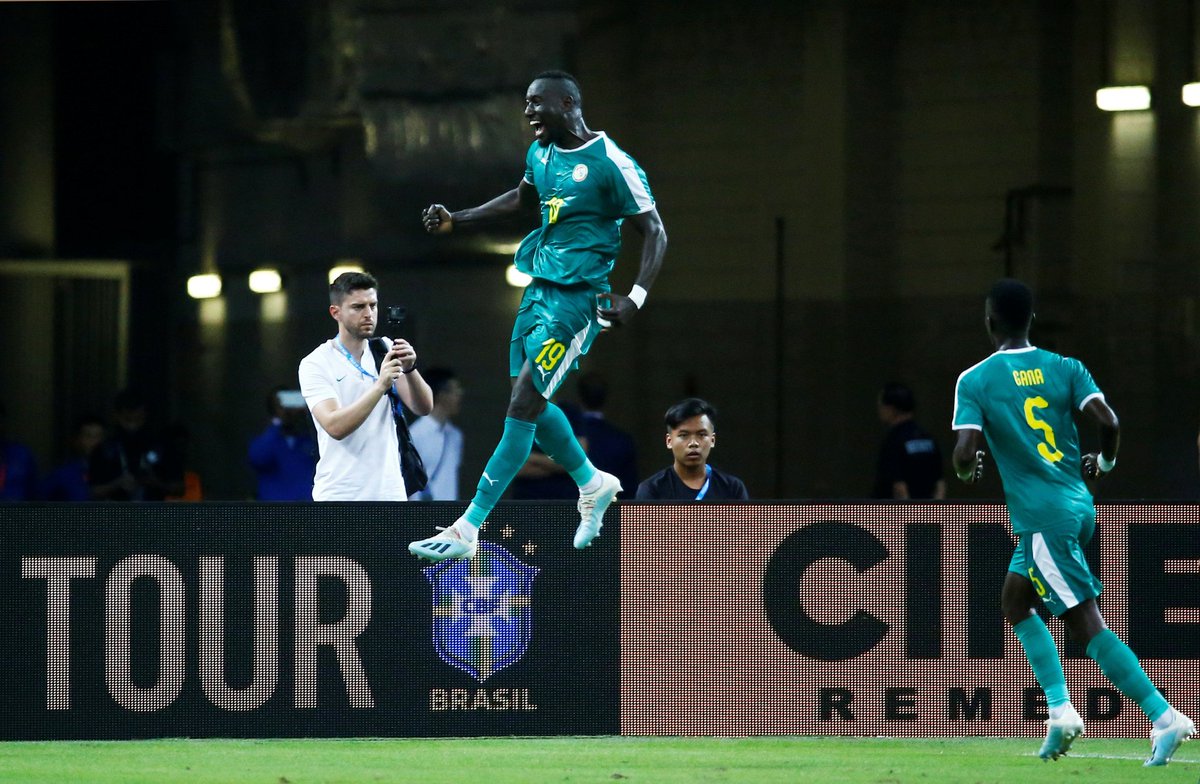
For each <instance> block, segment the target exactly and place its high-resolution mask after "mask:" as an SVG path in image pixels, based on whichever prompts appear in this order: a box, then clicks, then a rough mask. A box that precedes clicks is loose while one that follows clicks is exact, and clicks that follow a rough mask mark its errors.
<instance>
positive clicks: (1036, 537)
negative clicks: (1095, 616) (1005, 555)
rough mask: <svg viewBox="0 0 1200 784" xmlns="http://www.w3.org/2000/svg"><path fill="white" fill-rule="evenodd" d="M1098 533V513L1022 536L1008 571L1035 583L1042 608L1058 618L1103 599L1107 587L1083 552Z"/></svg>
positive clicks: (1092, 512)
mask: <svg viewBox="0 0 1200 784" xmlns="http://www.w3.org/2000/svg"><path fill="white" fill-rule="evenodd" d="M1095 531H1096V510H1095V509H1091V510H1088V511H1086V512H1083V513H1081V514H1080V516H1079V519H1078V521H1077V523H1075V524H1073V525H1066V526H1061V527H1056V528H1051V529H1050V530H1047V531H1032V532H1030V533H1025V534H1021V538H1020V539H1019V540H1018V541H1017V547H1016V549H1015V550H1014V551H1013V556H1012V560H1011V561H1009V564H1008V570H1009V571H1010V572H1016V573H1017V574H1019V575H1021V576H1022V577H1025V578H1027V579H1029V580H1030V581H1031V582H1032V583H1033V589H1034V590H1035V591H1037V595H1038V597H1039V598H1040V599H1041V600H1042V604H1044V605H1046V609H1047V610H1049V611H1050V612H1051V613H1052V614H1054V615H1055V616H1059V615H1062V614H1063V613H1065V612H1066V611H1067V610H1069V609H1071V608H1072V607H1075V606H1077V605H1079V604H1082V603H1083V602H1085V601H1087V600H1088V599H1095V598H1096V597H1097V596H1099V595H1100V590H1101V589H1102V588H1103V586H1102V585H1101V584H1100V580H1099V579H1097V578H1096V576H1095V575H1094V574H1092V570H1091V569H1090V568H1088V562H1087V558H1086V557H1084V554H1083V548H1084V545H1086V544H1087V543H1088V542H1089V541H1090V540H1091V538H1092V534H1093V533H1095Z"/></svg>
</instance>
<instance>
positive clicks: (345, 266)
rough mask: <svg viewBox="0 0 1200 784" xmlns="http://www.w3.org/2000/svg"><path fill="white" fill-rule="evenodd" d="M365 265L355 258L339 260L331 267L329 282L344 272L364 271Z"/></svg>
mask: <svg viewBox="0 0 1200 784" xmlns="http://www.w3.org/2000/svg"><path fill="white" fill-rule="evenodd" d="M364 271H365V270H364V269H363V265H362V264H361V263H359V262H357V261H354V260H353V259H345V260H343V261H339V262H338V263H337V264H335V265H333V266H332V267H330V269H329V282H330V283H333V282H334V281H335V280H337V279H338V276H339V275H341V274H342V273H343V272H364Z"/></svg>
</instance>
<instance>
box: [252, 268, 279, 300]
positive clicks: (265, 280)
mask: <svg viewBox="0 0 1200 784" xmlns="http://www.w3.org/2000/svg"><path fill="white" fill-rule="evenodd" d="M282 288H283V278H281V277H280V276H279V270H277V269H256V270H254V271H253V272H251V273H250V290H251V291H253V292H254V293H255V294H272V293H274V292H276V291H279V290H280V289H282Z"/></svg>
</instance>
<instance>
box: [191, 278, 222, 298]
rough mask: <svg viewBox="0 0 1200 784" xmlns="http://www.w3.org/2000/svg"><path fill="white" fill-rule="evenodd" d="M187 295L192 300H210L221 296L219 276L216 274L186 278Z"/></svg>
mask: <svg viewBox="0 0 1200 784" xmlns="http://www.w3.org/2000/svg"><path fill="white" fill-rule="evenodd" d="M187 293H188V296H189V297H191V298H192V299H212V298H213V297H219V296H221V276H220V275H217V274H216V273H211V272H210V273H206V274H203V275H193V276H192V277H190V278H188V282H187Z"/></svg>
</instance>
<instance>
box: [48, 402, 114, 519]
mask: <svg viewBox="0 0 1200 784" xmlns="http://www.w3.org/2000/svg"><path fill="white" fill-rule="evenodd" d="M104 436H105V430H104V420H103V419H101V418H100V417H98V416H95V415H94V414H93V415H88V416H84V417H81V418H80V419H79V420H78V421H77V422H76V423H75V430H74V432H73V433H72V435H71V452H72V455H73V456H72V457H71V459H70V460H68V461H67V462H65V463H63V464H62V465H60V466H59V467H58V468H56V469H54V470H53V471H51V472H50V474H49V475H48V476H47V477H46V479H45V481H44V482H43V483H42V498H44V499H45V500H47V501H90V500H91V498H92V490H91V488H90V487H89V486H88V459H89V458H90V457H91V454H92V452H93V451H95V449H96V447H98V446H100V444H101V443H102V442H103V441H104Z"/></svg>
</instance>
